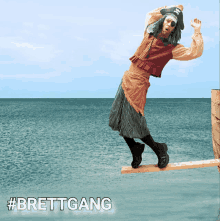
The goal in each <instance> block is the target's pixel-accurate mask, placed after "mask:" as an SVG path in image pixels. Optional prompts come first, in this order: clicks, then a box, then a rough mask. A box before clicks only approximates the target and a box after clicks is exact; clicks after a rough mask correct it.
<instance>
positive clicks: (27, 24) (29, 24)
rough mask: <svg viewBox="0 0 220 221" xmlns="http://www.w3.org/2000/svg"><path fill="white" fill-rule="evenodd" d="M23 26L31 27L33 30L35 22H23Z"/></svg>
mask: <svg viewBox="0 0 220 221" xmlns="http://www.w3.org/2000/svg"><path fill="white" fill-rule="evenodd" d="M23 25H24V26H26V27H31V28H33V27H34V23H33V22H23Z"/></svg>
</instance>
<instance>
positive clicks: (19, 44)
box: [11, 42, 44, 50]
mask: <svg viewBox="0 0 220 221" xmlns="http://www.w3.org/2000/svg"><path fill="white" fill-rule="evenodd" d="M11 43H13V44H15V45H16V46H17V47H19V48H20V47H27V48H32V49H33V50H35V49H37V48H44V47H34V46H33V45H31V44H29V43H16V42H11Z"/></svg>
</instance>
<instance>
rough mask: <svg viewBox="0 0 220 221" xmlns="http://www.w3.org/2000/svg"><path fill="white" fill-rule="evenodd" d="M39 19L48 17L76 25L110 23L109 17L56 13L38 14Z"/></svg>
mask: <svg viewBox="0 0 220 221" xmlns="http://www.w3.org/2000/svg"><path fill="white" fill-rule="evenodd" d="M38 16H39V17H40V18H41V19H50V20H59V21H65V22H70V23H74V24H77V25H81V26H84V25H90V26H95V25H105V26H106V25H111V24H112V22H111V19H97V18H94V17H73V16H65V15H64V16H58V15H52V14H39V15H38Z"/></svg>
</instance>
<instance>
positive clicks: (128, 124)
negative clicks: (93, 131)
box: [109, 79, 150, 139]
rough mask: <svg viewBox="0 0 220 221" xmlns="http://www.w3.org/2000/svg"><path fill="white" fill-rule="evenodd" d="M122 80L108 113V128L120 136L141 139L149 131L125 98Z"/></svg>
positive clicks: (141, 117) (144, 121) (142, 119)
mask: <svg viewBox="0 0 220 221" xmlns="http://www.w3.org/2000/svg"><path fill="white" fill-rule="evenodd" d="M122 80H123V79H122ZM122 80H121V83H120V85H119V87H118V91H117V93H116V95H115V100H114V102H113V104H112V108H111V111H110V115H109V126H110V127H111V128H112V130H114V131H119V135H120V136H123V137H129V138H139V139H141V138H143V137H145V136H147V135H149V134H150V131H149V129H148V127H147V122H146V119H145V117H144V116H142V114H141V113H137V112H136V110H135V109H134V108H133V107H132V106H131V105H130V103H129V102H128V100H127V98H126V97H125V94H124V90H123V88H122Z"/></svg>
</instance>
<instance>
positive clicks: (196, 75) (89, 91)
mask: <svg viewBox="0 0 220 221" xmlns="http://www.w3.org/2000/svg"><path fill="white" fill-rule="evenodd" d="M210 2H211V3H210ZM210 2H208V1H200V0H193V1H192V0H182V1H181V2H180V1H172V0H168V1H166V4H164V1H162V0H157V1H148V0H136V1H133V0H117V1H115V0H111V1H103V0H92V1H89V0H82V1H75V0H62V1H61V0H59V1H57V0H46V1H45V0H35V1H27V0H19V1H10V0H7V1H2V0H1V1H0V3H1V13H0V24H1V33H0V98H114V97H115V94H116V92H117V88H118V86H119V83H120V81H121V78H122V76H123V74H124V72H125V71H126V70H128V69H129V66H130V64H131V62H130V60H129V58H130V57H131V56H132V55H133V54H134V52H135V51H136V49H137V48H138V46H139V45H140V43H141V41H142V39H143V32H144V26H145V18H146V14H147V13H148V12H149V11H151V10H153V9H155V8H158V7H162V6H165V5H166V6H170V5H179V4H182V5H183V6H184V10H183V16H184V25H185V29H184V30H183V32H182V38H181V40H180V42H179V43H181V44H183V45H184V46H185V47H190V45H191V42H192V38H191V36H192V35H193V32H194V29H193V28H192V27H191V25H190V21H191V20H192V19H194V18H198V19H200V20H201V21H202V28H201V32H202V35H203V39H204V52H203V55H202V56H201V57H199V58H197V59H194V60H191V61H175V60H171V61H169V63H168V64H167V65H166V66H165V68H164V70H163V72H162V77H161V78H154V77H151V78H150V83H151V86H150V88H149V90H148V94H147V98H202V97H205V98H210V97H211V89H218V88H219V87H220V86H219V1H217V0H212V1H210Z"/></svg>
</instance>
